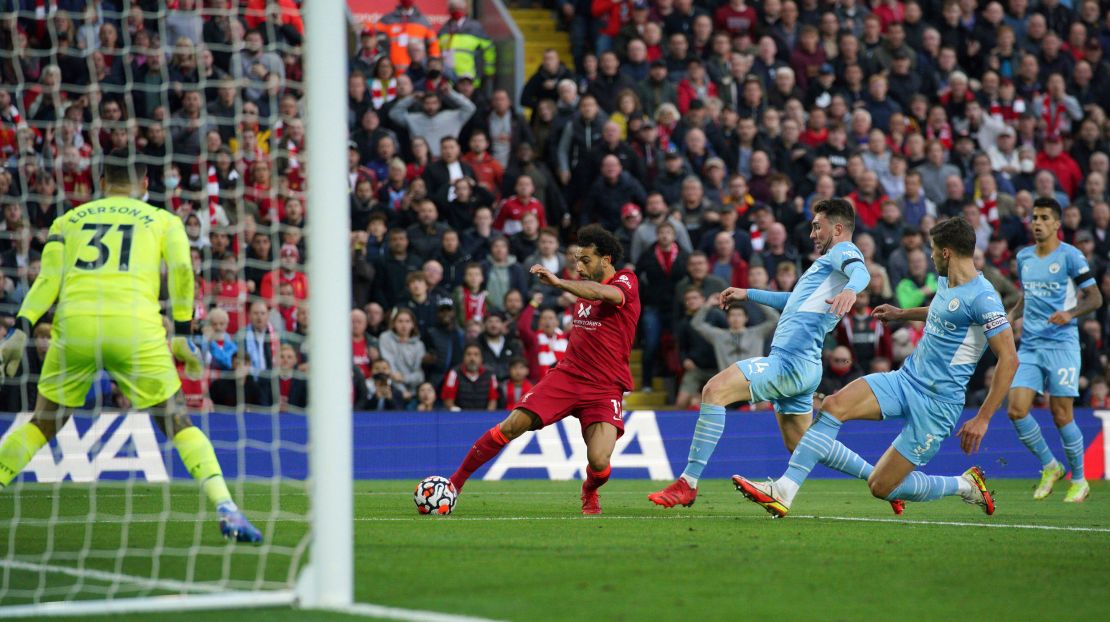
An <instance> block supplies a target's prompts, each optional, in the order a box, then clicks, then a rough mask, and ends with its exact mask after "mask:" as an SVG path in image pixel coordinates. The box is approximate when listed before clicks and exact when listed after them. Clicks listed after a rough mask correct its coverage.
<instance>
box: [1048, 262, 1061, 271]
mask: <svg viewBox="0 0 1110 622" xmlns="http://www.w3.org/2000/svg"><path fill="white" fill-rule="evenodd" d="M1048 271H1049V272H1050V273H1051V274H1056V273H1057V272H1059V271H1060V264H1058V263H1055V262H1053V263H1052V265H1050V266H1048Z"/></svg>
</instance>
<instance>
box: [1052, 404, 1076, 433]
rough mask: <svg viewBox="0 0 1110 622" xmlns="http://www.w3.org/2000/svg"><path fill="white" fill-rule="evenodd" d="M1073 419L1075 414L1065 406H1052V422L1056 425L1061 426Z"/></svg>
mask: <svg viewBox="0 0 1110 622" xmlns="http://www.w3.org/2000/svg"><path fill="white" fill-rule="evenodd" d="M1074 420H1075V415H1074V414H1072V411H1071V409H1070V408H1068V407H1066V406H1062V407H1060V408H1057V407H1055V406H1053V407H1052V422H1053V423H1055V424H1056V427H1058V428H1062V427H1064V426H1066V425H1067V424H1069V423H1071V422H1072V421H1074Z"/></svg>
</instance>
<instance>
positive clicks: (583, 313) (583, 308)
mask: <svg viewBox="0 0 1110 622" xmlns="http://www.w3.org/2000/svg"><path fill="white" fill-rule="evenodd" d="M593 310H594V308H593V307H592V306H591V305H588V304H586V303H584V302H583V303H579V304H578V317H580V318H588V317H590V313H592V312H593Z"/></svg>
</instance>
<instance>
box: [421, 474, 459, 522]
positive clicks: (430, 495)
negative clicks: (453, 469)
mask: <svg viewBox="0 0 1110 622" xmlns="http://www.w3.org/2000/svg"><path fill="white" fill-rule="evenodd" d="M458 498H459V493H458V492H456V491H455V485H454V484H452V483H451V480H449V479H447V478H446V477H440V476H438V475H432V476H431V477H425V478H424V479H423V480H421V481H420V483H419V484H417V485H416V492H415V493H413V495H412V500H413V501H414V502H415V503H416V509H417V511H419V512H420V513H421V514H431V515H433V516H446V515H448V514H450V513H451V510H453V509H454V508H455V499H458Z"/></svg>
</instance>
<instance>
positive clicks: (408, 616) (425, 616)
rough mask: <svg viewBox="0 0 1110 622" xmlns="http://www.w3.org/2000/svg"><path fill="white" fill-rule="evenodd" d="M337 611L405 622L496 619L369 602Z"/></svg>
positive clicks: (490, 620) (483, 620) (486, 621)
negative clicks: (403, 621)
mask: <svg viewBox="0 0 1110 622" xmlns="http://www.w3.org/2000/svg"><path fill="white" fill-rule="evenodd" d="M339 611H342V612H343V613H350V614H353V615H361V616H368V617H371V618H385V619H386V620H405V621H406V622H497V620H493V619H491V618H476V617H473V616H463V615H456V614H452V613H440V612H438V611H421V610H419V609H401V608H398V607H386V606H383V605H371V604H369V603H354V604H353V605H350V606H348V607H343V608H342V609H340V610H339Z"/></svg>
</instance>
